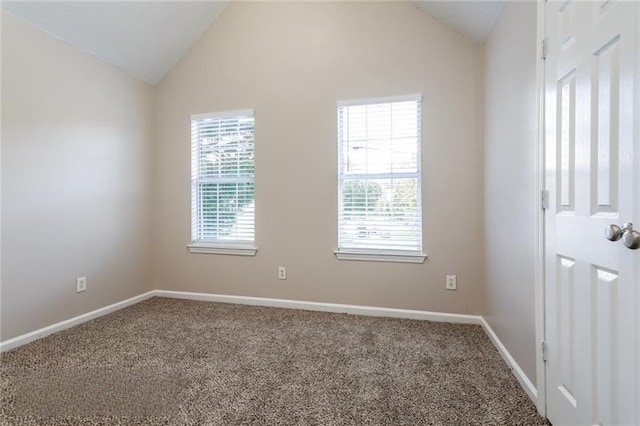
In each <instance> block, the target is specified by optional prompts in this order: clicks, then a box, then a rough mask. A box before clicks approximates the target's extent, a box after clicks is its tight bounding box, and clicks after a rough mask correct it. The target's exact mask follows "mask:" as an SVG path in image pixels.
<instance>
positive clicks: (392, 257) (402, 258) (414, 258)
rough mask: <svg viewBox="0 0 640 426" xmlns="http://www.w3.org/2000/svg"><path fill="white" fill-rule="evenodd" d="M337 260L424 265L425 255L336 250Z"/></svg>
mask: <svg viewBox="0 0 640 426" xmlns="http://www.w3.org/2000/svg"><path fill="white" fill-rule="evenodd" d="M333 254H335V255H336V259H338V260H359V261H367V262H399V263H424V261H425V259H426V258H427V255H426V254H424V253H420V254H416V253H410V252H409V253H402V252H400V253H376V252H364V251H350V250H344V249H342V250H336V251H334V252H333Z"/></svg>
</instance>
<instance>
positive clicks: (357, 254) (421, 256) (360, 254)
mask: <svg viewBox="0 0 640 426" xmlns="http://www.w3.org/2000/svg"><path fill="white" fill-rule="evenodd" d="M411 101H415V102H418V103H420V110H421V111H422V94H420V93H418V94H410V95H398V96H386V97H376V98H362V99H351V100H341V101H338V102H337V103H336V112H337V113H338V114H339V111H340V108H341V107H349V106H357V105H375V104H386V103H395V102H411ZM420 117H421V118H422V113H421V114H420ZM418 127H419V129H420V135H419V141H418V147H417V159H416V161H417V165H418V172H417V175H418V184H417V194H416V197H417V201H418V205H419V208H420V221H421V223H420V238H421V241H420V247H421V249H420V250H381V249H371V248H367V249H364V248H363V249H360V248H351V247H350V248H340V223H339V215H340V210H339V209H338V212H337V213H338V216H337V217H336V219H338V222H337V223H336V224H337V227H336V228H337V231H338V233H337V243H338V244H337V248H336V250H334V255H335V256H336V259H338V260H355V261H371V262H399V263H424V261H425V260H426V258H427V254H426V253H425V250H424V230H423V229H422V221H423V210H422V176H423V173H422V123H418ZM339 133H340V130H339V129H338V206H340V198H341V197H342V182H343V180H344V178H343V172H342V168H343V166H344V164H343V161H342V144H341V141H340V138H339ZM411 174H414V173H411ZM367 175H368V176H371V174H367ZM385 175H386V174H385Z"/></svg>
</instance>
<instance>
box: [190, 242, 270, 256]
mask: <svg viewBox="0 0 640 426" xmlns="http://www.w3.org/2000/svg"><path fill="white" fill-rule="evenodd" d="M187 249H189V252H191V253H200V254H229V255H234V256H255V255H256V253H257V252H258V249H257V248H256V247H252V246H240V245H238V246H233V245H219V244H205V243H191V244H188V245H187Z"/></svg>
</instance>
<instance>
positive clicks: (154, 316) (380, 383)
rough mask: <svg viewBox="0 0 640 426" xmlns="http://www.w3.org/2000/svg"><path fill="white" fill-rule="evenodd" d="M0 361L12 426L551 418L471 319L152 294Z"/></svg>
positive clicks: (1, 388)
mask: <svg viewBox="0 0 640 426" xmlns="http://www.w3.org/2000/svg"><path fill="white" fill-rule="evenodd" d="M1 361H2V363H1V367H0V368H1V376H0V379H1V380H0V393H1V403H2V406H1V409H0V410H1V411H0V423H2V424H8V425H14V424H32V425H76V424H77V425H80V424H87V425H89V424H91V425H93V424H104V425H112V424H168V425H235V424H261V425H421V424H434V425H466V424H482V425H509V424H513V425H541V424H546V422H545V421H544V420H543V419H542V418H540V417H539V416H538V415H537V414H536V411H535V408H534V406H533V404H532V403H531V402H530V400H529V399H528V397H527V396H526V394H525V393H524V391H523V390H522V389H521V388H520V386H519V385H518V383H517V381H516V379H515V378H514V377H513V375H512V374H511V372H510V371H509V369H508V368H507V366H506V365H505V363H504V362H503V361H502V359H501V358H500V355H499V354H498V352H497V351H496V349H495V348H494V346H493V345H492V344H491V342H490V341H489V339H488V338H487V337H486V335H485V334H484V332H483V330H482V329H481V328H480V327H479V326H475V325H456V324H443V323H432V322H426V321H413V320H400V319H390V318H374V317H362V316H353V315H346V314H330V313H320V312H308V311H298V310H287V309H276V308H263V307H252V306H241V305H228V304H220V303H209V302H196V301H184V300H172V299H162V298H153V299H150V300H147V301H144V302H142V303H139V304H137V305H135V306H131V307H129V308H126V309H123V310H121V311H118V312H115V313H112V314H110V315H107V316H105V317H102V318H99V319H96V320H93V321H90V322H88V323H85V324H82V325H79V326H77V327H74V328H72V329H70V330H67V331H63V332H60V333H57V334H54V335H52V336H49V337H47V338H44V339H41V340H39V341H36V342H33V343H31V344H29V345H26V346H23V347H20V348H17V349H15V350H13V351H9V352H7V353H5V354H3V355H2V358H1Z"/></svg>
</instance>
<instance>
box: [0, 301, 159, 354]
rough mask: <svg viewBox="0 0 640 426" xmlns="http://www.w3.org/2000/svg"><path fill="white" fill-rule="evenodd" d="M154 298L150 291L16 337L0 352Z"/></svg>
mask: <svg viewBox="0 0 640 426" xmlns="http://www.w3.org/2000/svg"><path fill="white" fill-rule="evenodd" d="M153 296H154V292H153V291H148V292H146V293H143V294H140V295H138V296H134V297H132V298H130V299H127V300H123V301H121V302H117V303H114V304H113V305H109V306H105V307H104V308H100V309H96V310H94V311H91V312H87V313H86V314H82V315H78V316H77V317H75V318H71V319H68V320H65V321H60V322H58V323H56V324H53V325H50V326H48V327H44V328H41V329H39V330H35V331H32V332H30V333H27V334H23V335H21V336H18V337H14V338H13V339H9V340H5V341H4V342H0V352H5V351H8V350H11V349H14V348H17V347H18V346H22V345H26V344H27V343H31V342H33V341H34V340H38V339H41V338H43V337H46V336H48V335H50V334H53V333H57V332H58V331H62V330H66V329H67V328H71V327H73V326H75V325H78V324H82V323H83V322H87V321H90V320H92V319H94V318H98V317H101V316H104V315H107V314H110V313H111V312H114V311H117V310H119V309H122V308H126V307H127V306H131V305H135V304H136V303H139V302H142V301H143V300H145V299H149V298H151V297H153Z"/></svg>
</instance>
